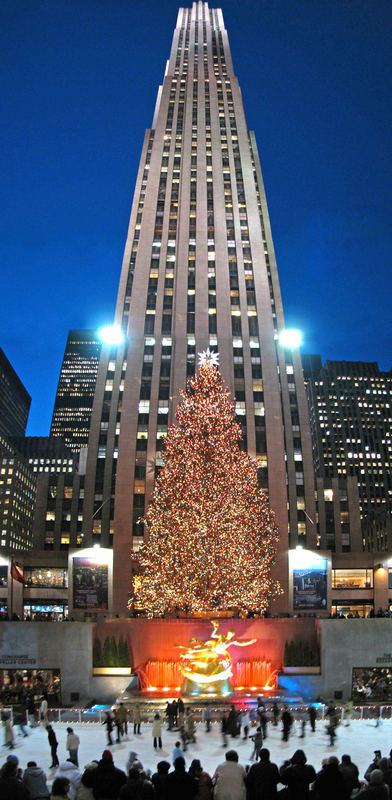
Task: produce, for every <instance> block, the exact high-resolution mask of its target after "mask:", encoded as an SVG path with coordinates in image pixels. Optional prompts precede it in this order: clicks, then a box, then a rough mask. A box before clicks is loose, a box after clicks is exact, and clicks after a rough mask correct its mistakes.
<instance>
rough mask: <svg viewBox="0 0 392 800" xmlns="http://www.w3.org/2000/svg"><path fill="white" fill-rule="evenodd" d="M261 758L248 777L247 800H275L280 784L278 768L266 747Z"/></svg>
mask: <svg viewBox="0 0 392 800" xmlns="http://www.w3.org/2000/svg"><path fill="white" fill-rule="evenodd" d="M259 758H260V761H258V762H257V764H252V766H251V768H250V770H249V772H248V774H247V776H246V796H247V800H275V798H276V797H277V788H276V787H277V785H278V783H279V782H280V777H279V770H278V767H277V765H276V764H272V762H271V761H270V753H269V750H267V748H266V747H263V748H262V749H261V750H260V754H259Z"/></svg>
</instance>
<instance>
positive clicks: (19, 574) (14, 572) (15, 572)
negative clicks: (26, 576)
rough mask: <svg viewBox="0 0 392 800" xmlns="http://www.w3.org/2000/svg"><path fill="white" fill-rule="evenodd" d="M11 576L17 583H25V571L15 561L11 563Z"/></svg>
mask: <svg viewBox="0 0 392 800" xmlns="http://www.w3.org/2000/svg"><path fill="white" fill-rule="evenodd" d="M11 576H12V577H13V579H14V580H15V581H18V582H19V583H24V580H23V570H22V568H21V567H20V566H19V564H16V563H15V561H12V562H11Z"/></svg>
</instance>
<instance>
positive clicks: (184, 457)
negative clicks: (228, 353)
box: [131, 350, 280, 617]
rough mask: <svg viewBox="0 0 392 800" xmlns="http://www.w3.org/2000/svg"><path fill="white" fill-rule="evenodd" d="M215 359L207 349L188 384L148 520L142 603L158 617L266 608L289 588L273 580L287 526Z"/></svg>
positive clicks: (137, 597)
mask: <svg viewBox="0 0 392 800" xmlns="http://www.w3.org/2000/svg"><path fill="white" fill-rule="evenodd" d="M216 364H217V354H216V353H211V352H210V351H209V350H207V352H206V353H203V354H201V357H200V368H199V372H198V374H197V375H196V377H195V378H192V379H190V380H188V382H187V386H186V391H185V392H182V391H181V396H182V398H183V402H182V403H181V405H180V406H179V408H178V410H177V414H176V416H177V422H178V424H177V425H172V426H171V427H170V428H169V431H168V434H167V439H166V445H165V450H164V455H163V461H164V466H163V468H162V470H161V472H160V474H159V476H158V478H157V481H156V486H155V491H154V496H153V500H152V503H151V505H150V506H149V508H148V510H147V513H146V518H145V520H144V521H145V523H146V529H147V537H146V543H145V544H144V546H143V547H142V549H141V552H140V558H139V563H140V566H141V575H140V576H138V580H137V583H136V584H135V588H134V601H135V602H136V604H137V607H138V608H140V609H143V610H144V612H145V613H146V614H147V616H149V617H153V616H160V615H162V614H164V613H167V612H175V611H179V610H181V611H186V612H195V611H196V612H207V613H208V612H213V611H214V610H215V609H237V610H238V611H240V612H245V611H250V610H252V611H263V610H265V609H266V608H267V606H268V604H269V602H270V600H271V599H272V598H273V597H274V596H276V595H277V594H279V592H280V588H279V585H278V584H277V583H276V582H275V581H274V580H273V579H272V578H271V567H272V565H273V563H274V556H275V551H276V544H277V540H278V535H279V534H278V529H277V526H276V525H275V522H274V515H273V513H272V512H271V511H270V509H269V507H268V503H267V500H266V498H265V495H264V494H263V492H262V491H261V490H260V489H259V487H258V485H257V464H256V462H255V461H254V460H252V459H251V458H250V457H249V456H248V455H247V454H246V453H245V452H243V451H242V450H241V449H240V447H239V441H240V439H241V428H240V426H239V425H238V423H237V422H236V420H235V413H234V403H233V402H232V400H231V399H230V397H229V393H228V390H227V388H225V387H224V384H223V381H222V377H221V375H220V373H219V371H218V369H217V366H216ZM131 602H133V601H131Z"/></svg>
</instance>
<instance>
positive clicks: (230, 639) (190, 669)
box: [174, 620, 256, 696]
mask: <svg viewBox="0 0 392 800" xmlns="http://www.w3.org/2000/svg"><path fill="white" fill-rule="evenodd" d="M211 624H212V626H213V631H212V634H211V638H210V639H207V641H205V642H202V641H201V640H200V639H190V640H189V645H188V646H187V645H182V644H176V645H174V646H175V647H178V648H179V649H180V650H183V651H184V652H182V653H181V655H180V669H181V672H182V674H183V675H184V678H185V681H184V684H183V686H182V693H183V694H208V695H209V696H211V695H217V694H218V695H222V694H229V693H230V692H232V691H233V687H232V685H231V683H230V681H229V678H231V676H232V674H233V670H232V666H233V659H232V657H231V654H230V653H229V647H233V646H236V647H248V645H250V644H253V643H254V642H255V641H256V639H250V640H249V641H248V642H238V641H237V640H236V639H235V638H234V637H235V631H233V630H229V631H227V633H217V630H218V627H219V623H218V622H215V621H214V620H211Z"/></svg>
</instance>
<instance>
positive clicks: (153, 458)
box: [83, 2, 317, 613]
mask: <svg viewBox="0 0 392 800" xmlns="http://www.w3.org/2000/svg"><path fill="white" fill-rule="evenodd" d="M244 46H246V43H245V42H244ZM254 79H255V80H256V79H257V76H254ZM115 322H116V324H117V325H118V326H119V327H121V328H122V330H123V332H124V335H125V339H124V343H123V344H121V345H118V346H111V347H110V346H105V347H104V349H103V352H102V355H101V360H100V365H99V369H98V377H97V384H96V391H95V397H94V406H93V412H92V423H91V429H90V437H89V447H88V461H87V469H86V476H85V484H84V507H83V519H84V523H83V524H84V537H85V538H84V542H85V543H88V542H89V541H90V542H94V543H101V544H102V545H103V546H108V545H109V546H110V545H113V548H114V553H113V558H114V561H113V566H114V576H115V578H114V588H113V595H114V610H115V611H116V612H118V613H122V612H124V611H125V609H126V603H127V599H128V593H129V589H130V581H131V561H130V553H131V549H133V550H134V551H135V552H136V551H137V549H138V547H139V546H140V542H141V540H142V536H143V526H142V524H141V523H140V522H138V520H139V518H140V516H141V515H142V514H143V512H144V510H145V508H146V506H147V504H148V502H149V501H150V499H151V495H152V491H153V487H154V480H155V476H156V473H157V470H159V467H160V465H161V463H162V460H161V458H162V457H161V451H162V445H163V442H164V439H165V436H166V433H167V428H168V425H170V424H171V423H172V422H174V412H175V409H176V406H177V404H178V402H179V399H180V397H179V389H180V387H182V386H184V384H185V382H186V379H187V377H189V376H191V375H193V374H194V372H195V369H196V368H197V354H198V353H199V352H201V351H204V350H206V348H208V347H210V348H211V349H212V350H214V351H218V352H219V357H220V370H221V372H222V374H223V378H224V380H225V381H226V383H227V384H228V386H229V387H230V389H231V392H232V396H233V398H234V399H235V410H236V415H237V418H238V421H239V422H240V423H241V425H242V430H243V441H244V444H243V446H244V447H245V448H247V450H248V452H249V454H250V455H251V456H253V457H254V458H255V459H256V460H257V463H258V467H259V478H260V485H261V486H262V487H263V488H264V490H265V491H266V492H267V493H268V496H269V500H270V504H271V507H272V508H273V510H274V511H275V514H276V520H277V524H278V526H279V530H280V545H279V552H278V559H277V567H276V576H277V577H278V578H280V580H281V582H282V585H283V588H287V572H288V569H287V564H288V558H287V552H288V548H289V546H290V545H291V546H295V545H297V544H307V545H308V546H316V540H317V528H316V522H315V520H316V515H315V495H314V475H313V465H312V450H311V438H310V428H309V421H308V411H307V403H306V395H305V389H304V383H303V375H302V368H301V361H300V355H299V353H298V350H297V349H294V350H285V349H284V348H283V347H282V346H281V345H280V344H279V343H278V337H279V333H280V332H281V331H282V330H283V329H284V317H283V308H282V299H281V293H280V288H279V279H278V272H277V266H276V260H275V253H274V247H273V243H272V237H271V229H270V222H269V216H268V209H267V203H266V197H265V192H264V186H263V179H262V174H261V169H260V162H259V156H258V152H257V146H256V141H255V137H254V134H253V133H252V132H251V131H249V130H248V128H247V124H246V119H245V114H244V109H243V104H242V97H241V91H240V88H239V85H238V80H237V78H236V76H235V72H234V68H233V64H232V59H231V53H230V48H229V42H228V37H227V33H226V30H225V26H224V22H223V16H222V12H221V11H220V10H219V9H210V8H209V7H208V5H207V3H202V2H197V3H194V4H193V6H192V8H190V9H180V11H179V14H178V19H177V24H176V28H175V31H174V37H173V43H172V48H171V52H170V57H169V61H168V63H167V66H166V71H165V76H164V81H163V85H162V86H161V87H160V88H159V91H158V98H157V103H156V108H155V113H154V118H153V123H152V127H151V129H149V130H147V131H146V135H145V139H144V144H143V149H142V155H141V159H140V166H139V171H138V175H137V181H136V189H135V195H134V200H133V205H132V211H131V217H130V224H129V230H128V235H127V240H126V245H125V253H124V260H123V266H122V272H121V278H120V285H119V292H118V299H117V306H116V313H115ZM279 602H280V603H281V606H280V607H281V608H284V607H285V604H286V603H287V595H285V596H283V598H282V599H281V600H280V601H279ZM275 608H276V609H278V605H276V606H275Z"/></svg>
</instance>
